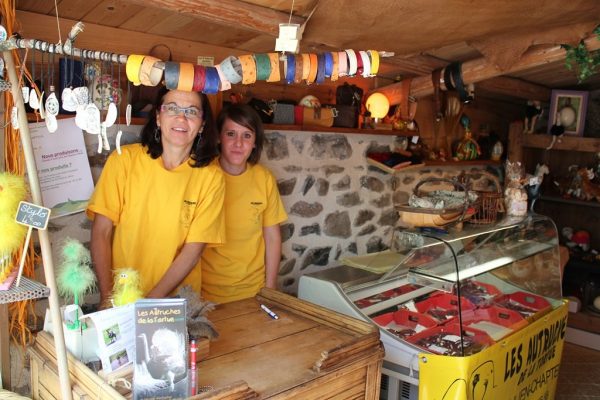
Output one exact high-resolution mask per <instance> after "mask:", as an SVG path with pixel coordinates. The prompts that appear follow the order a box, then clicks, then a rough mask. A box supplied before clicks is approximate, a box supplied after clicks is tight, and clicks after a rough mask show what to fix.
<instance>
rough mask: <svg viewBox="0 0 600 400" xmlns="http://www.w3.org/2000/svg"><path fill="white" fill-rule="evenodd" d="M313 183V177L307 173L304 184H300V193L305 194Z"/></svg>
mask: <svg viewBox="0 0 600 400" xmlns="http://www.w3.org/2000/svg"><path fill="white" fill-rule="evenodd" d="M314 184H315V177H314V176H312V175H308V176H307V177H306V179H305V180H304V185H302V194H303V195H304V196H306V193H308V191H309V190H310V188H311V187H313V185H314Z"/></svg>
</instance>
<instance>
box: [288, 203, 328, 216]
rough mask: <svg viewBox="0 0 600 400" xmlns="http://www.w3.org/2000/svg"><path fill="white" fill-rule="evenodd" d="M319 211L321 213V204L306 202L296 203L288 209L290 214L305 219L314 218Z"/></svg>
mask: <svg viewBox="0 0 600 400" xmlns="http://www.w3.org/2000/svg"><path fill="white" fill-rule="evenodd" d="M321 211H323V205H322V204H321V203H307V202H306V201H298V202H296V203H295V204H294V205H293V206H292V208H291V209H290V213H291V214H293V215H298V216H300V217H305V218H310V217H316V216H317V215H319V214H320V213H321Z"/></svg>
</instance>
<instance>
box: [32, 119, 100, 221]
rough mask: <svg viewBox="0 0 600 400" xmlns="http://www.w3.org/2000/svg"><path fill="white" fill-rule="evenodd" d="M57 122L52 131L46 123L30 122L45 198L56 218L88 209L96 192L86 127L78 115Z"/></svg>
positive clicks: (45, 203)
mask: <svg viewBox="0 0 600 400" xmlns="http://www.w3.org/2000/svg"><path fill="white" fill-rule="evenodd" d="M57 125H58V129H57V130H56V132H54V133H50V132H49V131H48V128H47V127H46V124H45V123H44V122H39V123H33V124H29V131H30V135H31V143H32V146H33V153H34V155H35V163H36V166H37V172H38V178H39V181H40V188H41V191H42V201H43V203H44V206H46V207H48V208H51V209H52V218H55V217H58V216H62V215H67V214H73V213H76V212H79V211H83V210H85V208H86V206H87V203H88V200H89V199H90V196H91V195H92V192H93V191H94V182H93V180H92V173H91V170H90V163H89V160H88V156H87V151H86V147H85V142H84V139H83V132H82V130H81V129H80V128H78V127H77V126H76V125H75V119H74V118H68V119H59V120H57Z"/></svg>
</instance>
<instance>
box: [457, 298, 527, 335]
mask: <svg viewBox="0 0 600 400" xmlns="http://www.w3.org/2000/svg"><path fill="white" fill-rule="evenodd" d="M457 323H458V317H455V318H453V319H451V320H450V321H448V324H457ZM528 324H529V322H528V321H527V320H526V319H525V318H523V317H522V316H521V314H519V313H518V312H517V311H514V310H509V309H507V308H502V307H497V306H491V307H486V308H478V309H476V310H472V311H467V312H465V313H463V315H462V325H463V326H468V327H470V328H475V329H477V330H480V331H484V332H486V333H487V334H488V335H489V336H490V337H491V338H492V339H494V340H495V341H498V340H500V339H502V338H503V337H506V336H508V335H510V334H512V333H513V332H515V331H517V330H519V329H521V328H523V327H525V326H527V325H528Z"/></svg>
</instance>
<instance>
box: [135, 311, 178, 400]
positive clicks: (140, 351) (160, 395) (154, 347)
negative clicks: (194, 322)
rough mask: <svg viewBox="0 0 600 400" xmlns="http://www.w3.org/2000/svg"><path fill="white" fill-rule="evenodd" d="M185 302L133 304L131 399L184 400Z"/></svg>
mask: <svg viewBox="0 0 600 400" xmlns="http://www.w3.org/2000/svg"><path fill="white" fill-rule="evenodd" d="M187 339H188V338H187V327H186V300H185V299H141V300H138V301H137V302H136V303H135V368H134V373H133V399H134V400H141V399H185V398H187V397H188V395H189V383H188V380H189V379H188V362H187V360H188V353H187V342H188V341H187Z"/></svg>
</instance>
